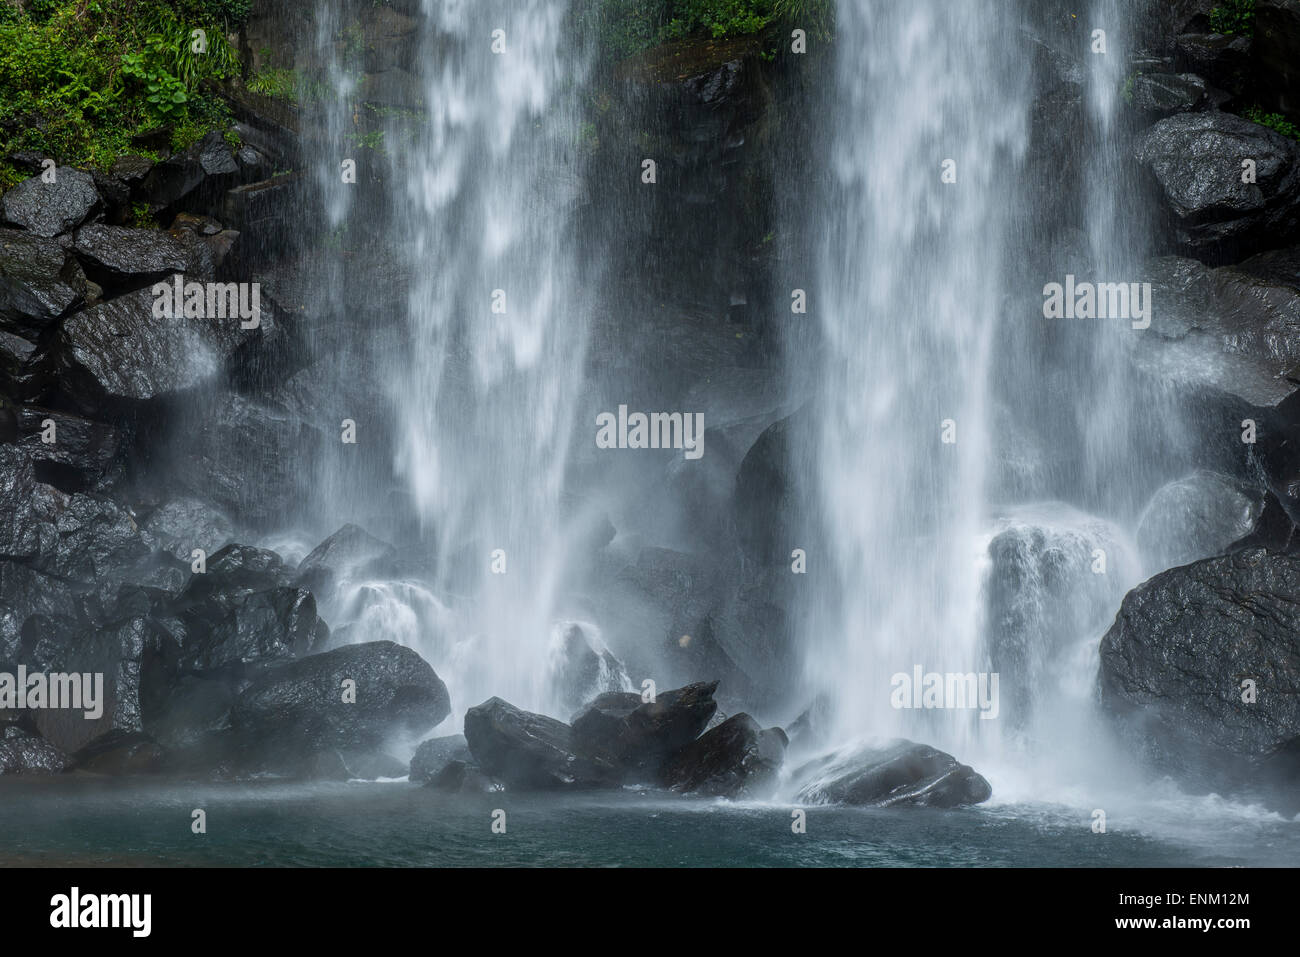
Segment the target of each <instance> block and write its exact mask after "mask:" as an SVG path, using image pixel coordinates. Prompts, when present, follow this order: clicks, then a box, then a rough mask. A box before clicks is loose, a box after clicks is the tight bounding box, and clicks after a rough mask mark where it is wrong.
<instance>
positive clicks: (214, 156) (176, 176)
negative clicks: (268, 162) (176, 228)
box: [140, 131, 240, 209]
mask: <svg viewBox="0 0 1300 957" xmlns="http://www.w3.org/2000/svg"><path fill="white" fill-rule="evenodd" d="M239 175H240V170H239V164H238V163H236V162H235V158H234V156H233V155H232V150H231V149H230V146H229V145H228V144H227V143H226V141H225V139H224V138H223V137H222V135H221V134H220V133H218V132H215V131H214V132H212V133H209V134H208V135H207V136H205V137H203V139H201V140H199V141H198V142H197V143H195V144H194V145H192V146H190V147H189V148H188V149H186V150H185V151H184V152H182V153H178V154H176V155H175V156H173V157H171V158H170V159H168V160H166V161H164V162H162V163H159V164H158V165H157V166H155V167H154V168H153V169H152V170H151V171H150V172H149V174H148V176H146V177H145V179H144V182H143V183H142V184H141V187H140V189H141V192H142V194H143V195H144V196H145V197H147V198H148V201H149V203H150V205H151V206H153V207H154V208H155V209H161V208H175V209H182V208H186V209H199V208H201V207H203V206H210V205H212V204H213V203H214V201H215V200H216V198H217V197H219V196H220V195H221V194H222V193H224V192H225V191H226V190H227V189H230V188H231V187H232V186H235V185H237V184H238V182H239Z"/></svg>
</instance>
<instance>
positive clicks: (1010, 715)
mask: <svg viewBox="0 0 1300 957" xmlns="http://www.w3.org/2000/svg"><path fill="white" fill-rule="evenodd" d="M1098 551H1101V552H1103V553H1104V555H1105V559H1106V565H1105V567H1104V568H1103V567H1102V566H1100V565H1099V564H1097V557H1096V553H1097V552H1098ZM1135 564H1136V563H1135V562H1134V561H1133V560H1132V559H1131V558H1129V557H1128V556H1127V555H1126V552H1125V549H1124V547H1123V545H1122V538H1121V536H1120V534H1119V532H1118V531H1117V530H1116V529H1114V528H1113V527H1111V526H1110V525H1108V524H1107V523H1105V522H1103V521H1101V520H1099V519H1094V518H1091V517H1089V516H1085V515H1082V514H1072V513H1071V512H1070V511H1069V510H1068V509H1066V508H1065V507H1064V506H1057V507H1054V508H1053V510H1052V512H1051V514H1050V515H1048V514H1043V513H1041V512H1039V511H1034V512H1029V513H1026V514H1022V515H1019V516H1017V517H1015V518H1013V519H1010V520H1008V521H1006V522H1005V523H1004V526H1003V527H1002V528H1001V529H1000V530H999V531H998V533H997V534H996V535H995V536H994V537H993V540H992V541H991V542H990V543H989V547H988V566H987V567H988V572H987V576H986V578H985V583H984V601H985V609H986V613H985V620H986V625H985V643H986V648H987V651H988V655H989V659H990V670H991V671H992V672H994V673H996V674H998V675H1000V684H999V695H998V697H999V709H1000V714H1001V718H1002V720H1003V721H1004V722H1005V723H1006V724H1007V725H1008V726H1009V727H1011V728H1016V729H1019V728H1025V727H1028V726H1030V725H1031V724H1032V718H1033V715H1034V714H1035V713H1036V711H1037V710H1038V709H1039V708H1040V707H1042V706H1043V705H1044V703H1045V702H1047V701H1050V700H1051V698H1052V697H1053V695H1054V693H1055V692H1056V690H1057V689H1058V688H1060V687H1061V682H1062V680H1063V679H1065V678H1067V677H1068V674H1069V668H1070V662H1071V654H1070V651H1071V649H1073V648H1075V647H1077V646H1078V645H1079V644H1080V642H1082V641H1085V640H1088V639H1090V638H1093V637H1095V636H1096V635H1098V634H1100V633H1101V631H1102V630H1103V629H1104V628H1105V627H1106V624H1107V622H1108V621H1109V620H1110V616H1111V615H1112V614H1113V613H1114V609H1115V605H1116V604H1117V603H1118V602H1119V600H1120V598H1121V597H1122V596H1123V587H1124V586H1123V584H1121V583H1122V582H1123V581H1125V580H1126V579H1127V580H1129V581H1131V580H1133V578H1132V576H1134V575H1135V572H1136V569H1135V567H1134V566H1135ZM1098 571H1100V572H1101V573H1100V574H1099V573H1098Z"/></svg>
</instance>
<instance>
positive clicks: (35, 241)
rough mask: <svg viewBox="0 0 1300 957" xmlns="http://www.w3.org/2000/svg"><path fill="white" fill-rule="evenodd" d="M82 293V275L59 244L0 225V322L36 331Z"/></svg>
mask: <svg viewBox="0 0 1300 957" xmlns="http://www.w3.org/2000/svg"><path fill="white" fill-rule="evenodd" d="M85 296H86V277H85V275H84V274H83V273H82V270H81V266H80V265H78V263H77V261H76V259H75V258H73V257H72V256H70V255H69V254H68V251H67V250H66V249H64V248H63V246H62V245H60V244H59V243H57V242H55V241H54V240H52V239H42V238H40V237H38V236H33V235H31V234H30V233H22V232H17V231H16V230H10V229H0V323H3V324H6V325H10V326H12V327H13V328H15V329H17V330H19V331H27V332H30V333H36V334H39V333H40V332H41V330H43V329H45V328H47V327H48V326H50V325H51V324H53V323H54V322H56V321H58V319H59V318H61V317H62V316H65V315H67V314H68V313H70V312H71V311H72V310H73V309H75V308H76V307H77V306H79V305H80V304H81V303H82V302H83V301H84V299H85Z"/></svg>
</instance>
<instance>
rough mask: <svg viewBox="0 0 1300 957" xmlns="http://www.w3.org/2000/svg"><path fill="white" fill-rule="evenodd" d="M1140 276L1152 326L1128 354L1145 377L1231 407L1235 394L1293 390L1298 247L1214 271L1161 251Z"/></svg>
mask: <svg viewBox="0 0 1300 957" xmlns="http://www.w3.org/2000/svg"><path fill="white" fill-rule="evenodd" d="M1144 275H1145V276H1146V277H1148V278H1149V281H1150V282H1151V285H1152V300H1153V301H1154V302H1155V303H1157V304H1158V305H1157V307H1156V308H1155V309H1154V310H1153V316H1152V321H1151V328H1150V329H1148V330H1147V331H1146V332H1144V333H1142V335H1141V336H1134V337H1132V338H1133V342H1132V350H1133V351H1132V353H1131V355H1132V358H1133V360H1134V362H1135V363H1136V364H1137V365H1138V367H1139V369H1140V370H1141V371H1142V372H1143V373H1144V374H1145V375H1148V376H1152V377H1159V378H1161V379H1167V380H1170V381H1174V382H1177V383H1179V384H1180V386H1182V387H1183V388H1185V389H1188V390H1195V391H1197V392H1201V393H1205V394H1207V395H1213V396H1217V397H1219V398H1218V399H1217V400H1216V401H1217V403H1218V404H1221V405H1227V406H1228V407H1230V408H1231V407H1232V406H1233V405H1234V404H1235V401H1236V400H1240V401H1242V402H1245V403H1246V404H1248V405H1251V406H1261V407H1266V408H1268V407H1273V406H1276V405H1277V404H1278V403H1279V402H1281V401H1282V400H1283V399H1285V398H1286V397H1287V396H1289V395H1291V394H1292V393H1293V392H1295V391H1296V386H1297V382H1300V249H1297V248H1295V247H1289V248H1283V249H1275V250H1270V251H1268V252H1264V253H1260V254H1258V255H1255V256H1251V257H1250V258H1249V259H1246V260H1245V261H1243V262H1241V263H1238V264H1236V265H1232V266H1221V267H1219V268H1217V269H1215V268H1210V267H1209V266H1207V265H1206V264H1205V263H1202V262H1198V261H1197V260H1194V259H1188V258H1185V257H1180V256H1162V257H1159V258H1157V259H1154V260H1151V261H1149V262H1148V263H1147V264H1146V266H1145V268H1144ZM1252 417H1254V416H1252ZM1241 418H1242V417H1241V416H1237V417H1236V422H1237V423H1240V422H1241ZM1220 431H1230V430H1220ZM1231 438H1232V441H1233V443H1234V444H1235V448H1233V449H1232V450H1231V451H1233V452H1238V453H1239V452H1240V442H1239V441H1237V438H1238V437H1237V436H1236V435H1232V436H1231ZM1209 439H1210V437H1209V436H1208V435H1207V437H1206V444H1207V445H1209V444H1210V441H1209ZM1228 453H1229V450H1227V449H1225V450H1224V454H1225V455H1227V454H1228ZM1237 457H1239V456H1237Z"/></svg>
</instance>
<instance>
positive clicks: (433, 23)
mask: <svg viewBox="0 0 1300 957" xmlns="http://www.w3.org/2000/svg"><path fill="white" fill-rule="evenodd" d="M567 7H568V2H567V0H462V2H456V0H425V2H424V5H423V14H424V19H425V23H424V29H425V33H424V37H423V46H422V51H421V63H422V64H423V69H422V70H421V79H422V80H423V82H424V93H425V101H426V103H427V106H428V111H429V116H428V122H427V124H426V125H424V126H423V127H421V128H420V132H419V134H418V135H417V138H416V142H414V143H412V144H410V145H409V146H405V145H404V146H402V147H401V149H400V150H394V151H392V152H393V159H394V173H395V176H396V177H397V182H399V183H402V182H404V183H405V187H406V195H405V197H404V201H402V202H399V204H398V212H397V217H396V222H395V224H394V225H395V228H396V231H397V233H398V235H400V236H402V237H403V242H402V244H401V248H402V249H403V250H404V251H405V254H406V255H409V256H410V258H411V265H412V267H413V272H412V274H413V285H412V288H411V292H410V306H409V325H410V340H409V343H408V351H407V352H406V354H405V355H402V356H398V357H395V361H394V364H393V367H394V376H393V378H392V381H391V382H390V383H389V385H390V388H391V390H392V400H393V404H394V409H395V412H396V415H397V417H398V432H399V439H398V442H399V451H398V461H397V467H398V471H399V473H400V474H401V475H402V476H404V477H405V479H406V481H407V484H408V485H409V487H410V489H411V491H412V494H413V496H414V499H415V504H416V506H417V509H418V512H419V514H420V516H421V518H422V520H423V522H424V525H425V529H426V531H427V532H428V533H429V534H430V535H432V536H433V538H434V539H435V541H436V542H437V543H438V548H437V564H436V568H435V569H434V570H433V571H434V574H433V576H432V582H433V585H434V586H435V587H434V591H435V592H436V593H437V594H439V595H443V596H449V597H448V601H449V603H450V604H451V605H452V606H453V607H452V614H451V620H452V621H453V622H454V625H452V626H451V627H450V628H449V629H448V631H447V632H446V633H444V634H442V635H428V636H426V638H425V641H424V643H423V644H422V645H418V646H417V647H419V649H420V650H421V651H422V652H424V653H425V655H426V657H427V658H428V659H429V661H430V662H431V663H432V664H433V665H434V667H435V668H436V669H437V670H438V671H439V674H441V675H442V676H443V677H444V678H445V680H446V681H447V683H448V686H449V687H450V688H452V689H453V693H454V694H455V695H456V698H457V700H456V702H455V712H456V716H457V720H459V717H460V716H462V715H463V713H464V708H465V707H468V706H471V705H474V704H478V703H479V702H480V701H482V700H484V699H485V698H487V697H490V696H491V695H499V696H501V697H503V698H505V699H507V700H509V701H511V702H512V703H514V704H516V705H518V706H520V707H524V708H530V709H537V710H549V708H548V706H549V705H550V704H551V702H550V701H549V700H548V693H549V692H548V688H547V674H548V673H547V662H548V652H549V648H550V644H551V642H552V638H553V636H552V631H553V628H552V624H553V622H554V620H555V619H556V617H557V614H558V610H557V608H556V607H555V596H556V590H557V587H558V586H559V583H560V578H561V575H562V572H563V569H564V567H565V559H564V542H563V536H562V533H561V523H560V508H561V491H562V487H563V479H564V468H565V462H566V458H567V452H568V446H569V441H570V433H571V430H572V426H573V421H574V402H575V399H576V397H577V395H578V392H579V390H580V388H581V385H582V372H583V363H584V358H585V348H584V346H585V334H586V328H587V325H588V321H589V313H588V310H589V308H590V305H589V300H588V298H587V296H588V294H587V292H586V291H585V289H586V287H585V286H584V279H585V278H586V276H585V275H584V273H583V271H582V269H583V268H587V269H590V268H591V264H590V263H580V262H579V261H578V258H577V257H576V255H575V254H574V251H573V249H572V241H571V238H570V237H569V236H567V235H566V230H567V229H568V228H569V226H570V215H571V212H572V210H573V208H574V205H575V199H576V195H577V190H576V182H577V180H578V175H579V170H578V169H577V163H578V150H577V143H578V132H579V113H578V105H579V94H580V91H581V86H580V83H581V80H582V73H583V69H584V68H583V64H582V62H581V58H580V56H579V55H578V54H577V53H576V52H574V51H573V50H571V49H565V47H566V46H571V39H570V38H568V37H566V36H565V34H564V30H563V22H564V18H565V15H566V11H567ZM502 569H504V571H502Z"/></svg>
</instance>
